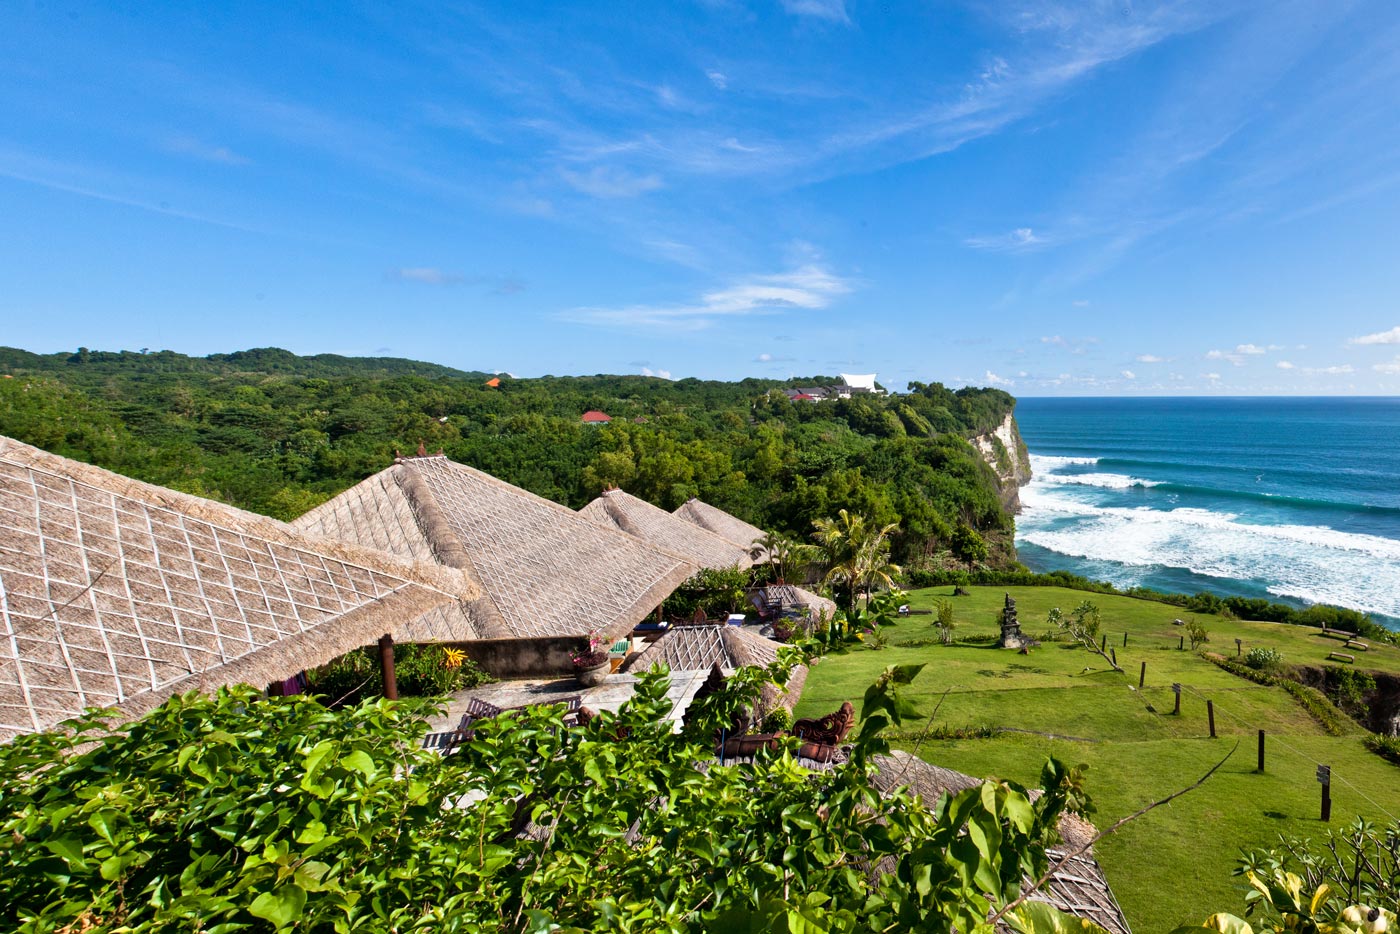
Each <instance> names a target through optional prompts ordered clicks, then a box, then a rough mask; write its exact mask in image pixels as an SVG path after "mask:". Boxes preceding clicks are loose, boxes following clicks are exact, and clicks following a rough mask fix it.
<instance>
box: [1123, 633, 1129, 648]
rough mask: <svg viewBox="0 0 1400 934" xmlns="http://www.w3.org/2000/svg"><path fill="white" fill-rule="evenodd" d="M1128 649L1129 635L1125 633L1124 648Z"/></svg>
mask: <svg viewBox="0 0 1400 934" xmlns="http://www.w3.org/2000/svg"><path fill="white" fill-rule="evenodd" d="M1127 647H1128V634H1127V633H1126V632H1125V633H1123V648H1125V649H1126V648H1127Z"/></svg>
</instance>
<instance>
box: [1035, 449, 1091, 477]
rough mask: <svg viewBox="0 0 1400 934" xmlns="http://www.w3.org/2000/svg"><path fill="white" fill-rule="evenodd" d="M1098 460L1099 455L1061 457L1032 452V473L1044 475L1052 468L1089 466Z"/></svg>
mask: <svg viewBox="0 0 1400 934" xmlns="http://www.w3.org/2000/svg"><path fill="white" fill-rule="evenodd" d="M1098 462H1099V459H1098V458H1097V457H1059V456H1057V455H1055V454H1032V455H1031V473H1032V474H1034V475H1036V476H1044V475H1045V474H1047V473H1050V472H1051V471H1052V470H1059V469H1060V468H1061V467H1077V466H1087V465H1089V464H1097V463H1098Z"/></svg>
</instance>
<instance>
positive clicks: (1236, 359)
mask: <svg viewBox="0 0 1400 934" xmlns="http://www.w3.org/2000/svg"><path fill="white" fill-rule="evenodd" d="M1245 356H1246V355H1245V354H1243V353H1240V352H1239V351H1238V350H1234V351H1231V350H1209V351H1206V359H1207V360H1228V361H1229V362H1230V363H1231V364H1233V365H1235V366H1244V363H1245V359H1244V358H1245Z"/></svg>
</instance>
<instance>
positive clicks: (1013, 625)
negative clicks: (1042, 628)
mask: <svg viewBox="0 0 1400 934" xmlns="http://www.w3.org/2000/svg"><path fill="white" fill-rule="evenodd" d="M1027 644H1028V640H1027V639H1026V637H1025V636H1023V635H1021V623H1020V621H1019V620H1017V619H1016V601H1015V600H1013V599H1012V598H1011V594H1009V593H1008V594H1007V595H1006V605H1005V606H1004V607H1002V609H1001V647H1002V648H1004V649H1023V648H1025V647H1026V645H1027Z"/></svg>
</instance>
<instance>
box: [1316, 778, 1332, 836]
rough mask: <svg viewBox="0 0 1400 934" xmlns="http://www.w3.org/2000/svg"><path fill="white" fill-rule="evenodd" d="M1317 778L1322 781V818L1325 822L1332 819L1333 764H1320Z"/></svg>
mask: <svg viewBox="0 0 1400 934" xmlns="http://www.w3.org/2000/svg"><path fill="white" fill-rule="evenodd" d="M1317 780H1318V781H1320V782H1322V820H1323V822H1326V821H1330V820H1331V819H1332V766H1330V765H1319V766H1318V767H1317Z"/></svg>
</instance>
